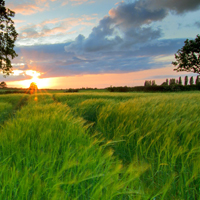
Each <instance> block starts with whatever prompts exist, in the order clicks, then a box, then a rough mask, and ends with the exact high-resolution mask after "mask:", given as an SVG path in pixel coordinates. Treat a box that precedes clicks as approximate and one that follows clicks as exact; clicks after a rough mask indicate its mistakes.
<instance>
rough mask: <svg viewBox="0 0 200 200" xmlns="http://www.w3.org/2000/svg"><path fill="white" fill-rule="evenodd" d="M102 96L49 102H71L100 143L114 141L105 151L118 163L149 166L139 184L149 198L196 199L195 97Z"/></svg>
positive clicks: (199, 181) (199, 158)
mask: <svg viewBox="0 0 200 200" xmlns="http://www.w3.org/2000/svg"><path fill="white" fill-rule="evenodd" d="M105 96H106V95H105ZM105 96H98V95H95V94H91V96H90V95H88V97H89V99H86V100H85V101H84V98H83V97H80V98H77V97H79V96H77V95H71V96H70V97H69V96H67V95H56V96H55V98H56V99H58V100H59V101H62V102H64V103H68V99H69V98H70V101H71V102H73V98H74V104H73V103H71V102H70V106H72V107H73V109H74V110H75V111H76V114H77V115H80V116H82V117H83V118H84V119H86V120H89V121H92V122H95V130H96V131H98V132H99V133H101V135H102V137H103V138H104V140H105V142H109V141H111V140H112V141H115V142H114V143H113V142H111V146H112V148H113V149H114V150H115V155H117V156H118V157H119V158H120V159H122V160H123V161H124V163H131V162H135V161H136V160H137V162H138V163H141V162H142V163H148V164H149V165H150V166H151V167H150V168H149V170H148V171H146V172H145V173H144V174H143V175H142V177H141V179H140V180H141V183H142V185H143V186H144V187H145V191H146V193H148V194H150V196H151V197H152V199H153V198H158V199H199V198H200V196H199V192H200V187H199V185H200V173H199V172H200V146H199V144H200V135H199V130H200V118H199V113H200V103H199V97H200V94H199V93H190V94H188V93H180V94H175V93H174V94H128V95H124V96H120V97H119V99H117V96H118V95H112V96H109V100H108V98H104V97H105ZM84 97H86V96H84ZM123 97H124V98H123ZM127 99H133V100H128V101H127ZM65 100H66V101H65ZM122 100H123V101H122Z"/></svg>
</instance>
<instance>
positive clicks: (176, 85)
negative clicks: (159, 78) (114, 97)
mask: <svg viewBox="0 0 200 200" xmlns="http://www.w3.org/2000/svg"><path fill="white" fill-rule="evenodd" d="M106 89H107V90H108V91H110V92H134V91H135V92H139V91H142V92H177V91H191V90H200V77H199V76H197V77H196V80H195V83H194V78H193V77H190V80H189V84H188V76H185V79H184V85H183V84H182V78H181V77H179V79H178V80H176V79H174V78H172V79H170V80H168V79H166V81H165V82H163V83H162V84H161V85H156V82H155V80H146V81H145V82H144V86H136V87H127V86H125V87H112V86H110V87H108V88H106Z"/></svg>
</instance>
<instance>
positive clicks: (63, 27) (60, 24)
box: [18, 16, 96, 43]
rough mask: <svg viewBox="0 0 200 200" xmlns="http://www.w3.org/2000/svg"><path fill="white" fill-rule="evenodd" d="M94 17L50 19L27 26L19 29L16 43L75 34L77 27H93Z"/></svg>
mask: <svg viewBox="0 0 200 200" xmlns="http://www.w3.org/2000/svg"><path fill="white" fill-rule="evenodd" d="M92 20H96V17H88V16H81V17H79V18H65V19H58V18H55V19H51V20H46V21H43V22H42V23H40V24H37V25H35V24H28V25H25V26H22V27H20V28H19V36H18V43H20V40H23V39H30V38H44V37H49V36H58V35H67V34H72V33H75V30H73V28H76V27H77V26H84V27H85V26H93V25H94V23H93V22H92Z"/></svg>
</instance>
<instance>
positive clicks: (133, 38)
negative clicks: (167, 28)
mask: <svg viewBox="0 0 200 200" xmlns="http://www.w3.org/2000/svg"><path fill="white" fill-rule="evenodd" d="M109 14H110V15H109V16H106V17H104V18H103V19H102V20H100V22H99V25H98V26H97V27H94V28H93V30H92V32H91V34H90V35H89V37H88V38H85V37H84V36H83V35H79V36H78V37H77V38H76V40H75V41H74V42H73V43H72V44H71V45H69V46H67V47H66V51H77V52H80V51H86V52H92V51H102V50H119V49H124V48H128V47H129V48H131V47H133V48H137V44H144V43H146V42H147V41H152V40H155V39H157V38H159V37H160V36H161V30H160V29H158V28H157V29H153V28H151V27H150V26H149V24H150V23H152V22H153V21H158V20H162V19H163V18H164V17H165V16H166V15H167V11H166V10H164V9H159V10H156V11H151V10H149V9H148V8H145V7H143V4H141V3H140V2H139V1H137V2H134V3H131V4H126V3H121V4H119V5H118V7H117V8H115V9H111V10H110V12H109Z"/></svg>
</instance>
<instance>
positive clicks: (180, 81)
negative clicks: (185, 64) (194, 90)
mask: <svg viewBox="0 0 200 200" xmlns="http://www.w3.org/2000/svg"><path fill="white" fill-rule="evenodd" d="M178 84H179V85H182V79H181V76H180V77H179V80H178Z"/></svg>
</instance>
